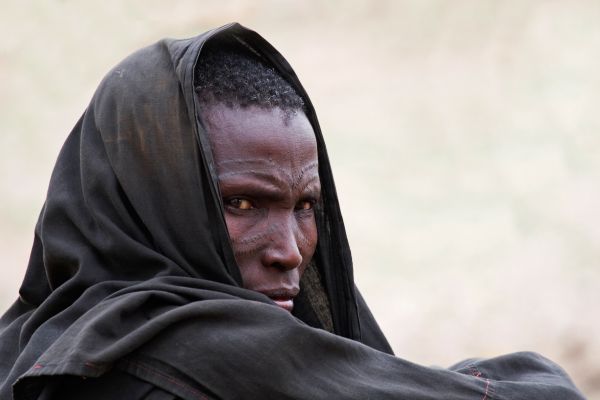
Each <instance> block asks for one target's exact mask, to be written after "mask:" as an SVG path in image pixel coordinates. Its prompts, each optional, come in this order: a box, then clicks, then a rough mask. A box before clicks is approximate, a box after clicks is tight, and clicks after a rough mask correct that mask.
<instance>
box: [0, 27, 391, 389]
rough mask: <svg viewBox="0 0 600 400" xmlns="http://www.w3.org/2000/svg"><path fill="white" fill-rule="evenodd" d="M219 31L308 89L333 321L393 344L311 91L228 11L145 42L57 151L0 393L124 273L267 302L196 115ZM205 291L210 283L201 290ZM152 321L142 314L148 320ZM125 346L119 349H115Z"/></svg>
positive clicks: (4, 334)
mask: <svg viewBox="0 0 600 400" xmlns="http://www.w3.org/2000/svg"><path fill="white" fill-rule="evenodd" d="M225 36H226V37H228V38H234V39H235V40H238V41H240V42H241V43H243V44H245V45H246V46H249V47H251V48H252V49H254V50H255V51H256V52H257V53H258V54H260V55H261V57H263V58H264V59H265V60H266V61H267V62H268V63H270V64H271V65H272V66H273V67H274V68H276V69H277V70H278V71H279V72H280V73H281V75H282V76H283V77H284V78H285V79H286V80H288V81H289V82H290V83H291V84H292V85H293V86H294V87H295V89H296V90H297V92H298V93H299V94H300V95H301V96H302V97H303V98H304V100H305V102H306V106H307V116H308V118H309V120H310V122H311V124H312V126H313V128H314V132H315V135H316V138H317V143H318V154H319V175H320V179H321V186H322V201H321V202H320V204H319V206H318V207H317V210H316V218H317V226H318V232H319V242H318V248H317V252H316V255H315V264H316V265H317V268H318V276H320V277H321V283H322V287H323V288H324V291H325V293H326V297H327V300H328V305H329V307H330V312H331V317H332V322H333V326H332V328H333V331H334V333H335V334H337V335H339V336H344V337H347V338H350V339H353V340H361V337H362V335H361V329H362V332H366V334H365V335H364V336H366V337H365V338H363V339H362V340H363V341H364V342H365V343H367V344H370V345H372V346H374V347H379V348H380V349H382V350H385V351H388V352H391V350H390V348H389V345H388V344H387V342H386V341H385V338H384V337H383V335H382V334H381V332H380V331H379V328H378V327H377V324H376V323H375V321H374V319H373V318H372V316H371V314H370V312H369V311H368V308H367V307H366V305H365V303H364V301H363V300H362V298H360V295H359V294H358V293H357V292H356V290H355V286H354V280H353V273H352V260H351V255H350V250H349V246H348V242H347V238H346V234H345V230H344V226H343V222H342V217H341V212H340V209H339V204H338V200H337V194H336V190H335V185H334V181H333V176H332V173H331V168H330V164H329V160H328V157H327V151H326V147H325V143H324V141H323V137H322V134H321V130H320V127H319V123H318V120H317V117H316V113H315V111H314V108H313V107H312V105H311V103H310V99H309V97H308V95H307V94H306V92H305V90H304V89H303V87H302V85H301V84H300V82H299V80H298V78H297V76H296V74H295V73H294V72H293V70H292V68H291V67H290V65H289V64H288V63H287V61H286V60H285V59H284V58H283V56H281V54H280V53H279V52H277V51H276V50H275V49H274V48H273V47H272V46H271V45H270V44H269V43H268V42H266V41H265V40H264V39H263V38H262V37H260V36H259V35H258V34H257V33H255V32H253V31H250V30H248V29H246V28H244V27H242V26H241V25H239V24H229V25H226V26H224V27H221V28H218V29H215V30H212V31H209V32H207V33H204V34H202V35H199V36H197V37H194V38H191V39H185V40H168V39H167V40H162V41H159V42H158V43H156V44H154V45H151V46H149V47H146V48H144V49H142V50H139V51H137V52H136V53H134V54H132V55H131V56H129V57H128V58H126V59H125V60H123V61H122V62H121V63H120V64H119V65H117V66H116V67H115V68H113V69H112V70H111V71H110V72H109V73H108V74H107V75H106V77H105V78H104V79H103V81H102V83H101V84H100V85H99V87H98V89H97V91H96V93H95V95H94V97H93V99H92V100H91V103H90V105H89V106H88V108H87V109H86V110H85V112H84V114H83V116H82V117H81V119H80V120H79V121H78V123H77V124H76V125H75V127H74V129H73V131H72V132H71V133H70V135H69V137H68V139H67V141H66V142H65V144H64V147H63V148H62V150H61V153H60V155H59V157H58V160H57V163H56V167H55V169H54V171H53V174H52V177H51V181H50V185H49V189H48V194H47V198H46V202H45V204H44V207H43V209H42V212H41V215H40V218H39V221H38V224H37V226H36V231H35V239H34V244H33V249H32V253H31V258H30V262H29V265H28V268H27V272H26V276H25V279H24V281H23V284H22V286H21V289H20V297H19V299H18V300H17V301H16V302H15V304H14V305H13V306H12V308H11V309H10V310H9V311H8V312H7V313H6V314H5V315H4V316H3V317H2V319H1V321H0V343H1V344H0V379H4V383H3V384H2V385H3V386H2V389H1V390H0V394H2V393H5V392H6V390H8V389H7V388H8V387H9V385H10V384H11V383H12V382H13V381H14V380H15V379H16V378H17V377H18V376H20V375H21V374H22V373H23V372H25V371H27V370H28V369H30V368H33V366H34V365H35V363H36V360H38V359H39V357H40V356H41V355H42V354H44V352H45V351H46V350H47V349H48V348H50V347H51V346H52V345H53V344H54V343H55V342H56V341H58V340H59V339H61V337H62V336H64V332H65V331H66V330H67V329H68V328H69V327H71V326H72V325H74V324H76V323H77V321H78V320H79V319H81V317H82V316H83V315H84V314H85V313H86V312H88V311H89V310H90V309H92V308H93V307H96V306H99V305H100V306H102V304H103V302H106V301H107V299H109V298H110V296H114V295H115V293H120V291H122V290H124V289H126V288H128V287H132V286H135V285H142V286H143V285H144V283H146V282H155V283H156V282H163V281H168V282H172V280H173V279H181V280H178V281H177V282H178V283H177V285H179V286H181V287H187V286H189V287H196V288H197V287H198V286H201V287H205V288H206V290H210V291H212V292H214V293H217V294H216V295H215V296H216V297H219V298H220V296H222V295H226V296H233V297H236V298H245V299H252V300H256V301H262V302H268V299H267V298H266V297H264V296H262V295H260V294H257V293H253V292H250V291H248V290H245V289H243V288H241V276H240V272H239V270H238V267H237V266H236V263H235V260H234V257H233V253H232V249H231V247H230V244H229V238H228V234H227V229H226V225H225V222H224V218H223V210H222V204H221V200H220V196H219V192H218V185H217V178H216V173H215V167H214V164H213V161H212V155H211V151H210V147H209V143H208V139H207V137H206V134H205V132H204V129H203V128H202V123H201V121H200V120H199V117H198V115H199V112H198V111H199V107H200V104H199V103H198V101H197V98H196V95H195V92H194V85H193V82H194V67H195V64H196V61H197V60H198V57H201V56H202V46H203V45H204V44H205V43H206V42H207V41H208V40H218V39H219V38H220V37H225ZM313 276H314V275H313ZM163 283H164V282H163ZM203 285H204V286H203ZM151 286H152V285H150V286H148V287H151ZM161 287H164V285H163V286H161ZM171 287H172V286H171ZM203 293H204V294H206V293H205V292H203ZM202 298H210V296H204V297H203V295H200V296H198V298H197V299H196V300H198V299H202ZM189 299H190V301H191V300H193V299H194V296H193V295H190V297H189ZM184 303H185V302H184V301H182V302H179V303H177V304H184ZM148 309H149V310H150V309H152V307H150V306H149V308H148ZM150 314H151V313H150ZM147 323H148V321H147V320H144V319H142V320H139V324H140V326H142V325H143V324H147ZM115 329H117V330H118V329H119V328H118V327H117V328H115ZM123 329H125V328H123ZM127 329H132V327H131V326H129V327H128V328H127ZM117 336H118V333H115V337H117ZM62 339H64V338H62ZM138 342H139V343H138V344H140V345H141V344H142V343H143V339H139V341H138ZM125 354H126V350H125V349H124V350H123V354H120V355H121V356H122V355H125ZM114 357H116V358H118V357H119V354H117V353H115V354H114Z"/></svg>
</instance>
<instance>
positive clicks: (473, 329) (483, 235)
mask: <svg viewBox="0 0 600 400" xmlns="http://www.w3.org/2000/svg"><path fill="white" fill-rule="evenodd" d="M0 5H1V10H2V11H1V13H0V278H1V279H0V306H2V309H4V308H6V307H7V306H8V305H9V304H10V303H11V302H12V301H13V299H14V298H15V297H16V295H17V290H18V286H19V284H20V280H21V278H22V275H23V273H24V270H25V266H26V263H27V259H28V256H29V249H30V246H31V242H32V237H33V228H34V225H35V221H36V218H37V214H38V212H39V210H40V208H41V206H42V203H43V200H44V196H45V191H46V188H47V184H48V179H49V176H50V173H51V169H52V166H53V163H54V161H55V159H56V156H57V154H58V151H59V149H60V146H61V144H62V142H63V141H64V139H65V137H66V135H67V134H68V132H69V131H70V129H71V127H72V126H73V125H74V123H75V122H76V120H77V119H78V117H79V116H80V114H81V113H82V112H83V110H84V109H85V107H86V105H87V103H88V101H89V99H90V97H91V96H92V93H93V91H94V89H95V87H96V85H97V84H98V82H99V81H100V79H101V78H102V76H103V74H104V73H105V72H107V71H108V69H109V68H110V67H112V66H113V65H114V64H115V63H117V62H118V61H119V60H121V59H122V58H124V57H125V56H126V55H128V54H129V53H130V52H132V51H133V50H135V49H137V48H139V47H142V46H144V45H147V44H150V43H152V42H154V41H156V40H158V39H160V38H162V37H165V36H170V37H186V36H191V35H194V34H197V33H200V32H203V31H205V30H207V29H209V28H213V27H216V26H219V25H222V24H224V23H227V22H230V21H239V22H241V23H242V24H244V25H246V26H248V27H250V28H253V29H255V30H257V31H258V32H259V33H261V34H262V35H263V36H265V37H266V38H267V39H268V40H269V41H271V43H273V44H274V45H275V47H277V48H278V49H279V50H280V51H281V52H282V53H283V54H284V55H285V56H286V57H287V58H288V60H289V61H290V62H291V64H292V65H293V66H294V68H295V69H296V71H297V73H298V75H299V76H300V78H301V80H302V81H303V83H304V85H305V87H306V88H307V90H308V92H309V93H310V94H311V96H312V99H313V102H314V103H315V106H316V108H317V111H318V113H319V116H320V119H321V123H322V126H323V131H324V133H325V135H326V140H327V143H328V148H329V152H330V155H331V158H332V162H333V168H334V173H335V175H336V179H337V185H338V190H339V192H340V193H339V194H340V198H341V201H342V210H343V212H344V216H345V220H346V225H347V229H348V234H349V237H350V242H351V245H352V249H353V254H354V258H355V271H356V277H357V281H358V284H359V286H360V287H361V288H362V290H363V292H364V294H365V297H366V298H367V300H368V301H369V303H370V305H371V306H372V309H373V312H374V313H375V315H376V317H377V318H378V320H379V321H380V323H381V325H382V328H383V330H384V331H385V332H386V334H387V335H388V337H389V339H390V341H391V342H392V344H393V347H394V349H395V351H396V353H397V354H398V355H399V356H401V357H403V358H407V359H409V360H411V361H415V362H419V363H423V364H427V365H429V364H435V365H441V366H447V365H449V364H451V363H453V362H456V361H458V360H459V359H463V358H466V357H474V356H477V357H490V356H494V355H498V354H500V353H506V352H511V351H516V350H525V349H527V350H535V351H539V352H541V353H543V354H544V355H547V356H548V357H550V358H552V359H554V360H556V361H558V362H559V363H560V364H561V365H563V366H564V367H565V369H567V371H568V372H569V373H570V374H571V375H572V376H573V378H574V380H575V381H576V382H577V384H578V385H579V386H580V387H581V388H583V390H584V392H585V393H586V394H587V395H588V396H589V398H590V399H600V342H599V340H598V338H599V337H600V319H599V317H598V316H599V315H600V309H599V305H600V268H599V266H600V265H599V264H600V184H599V183H600V180H599V178H600V157H599V152H600V111H599V110H598V105H599V104H600V23H599V21H600V2H597V1H577V2H567V1H523V0H509V1H485V0H473V1H467V0H457V1H449V0H448V1H428V0H414V1H391V0H390V1H367V0H353V1H341V0H337V1H333V0H330V1H283V0H280V1H276V0H253V1H222V0H219V1H213V0H210V1H208V0H202V1H201V0H195V1H177V0H173V1H158V0H134V1H118V0H103V1H99V0H96V1H74V0H62V1H58V0H54V1H52V0H44V1H43V0H38V1H34V0H29V1H27V0H25V1H18V0H8V1H7V0H2V1H0Z"/></svg>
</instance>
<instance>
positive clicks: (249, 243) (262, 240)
mask: <svg viewBox="0 0 600 400" xmlns="http://www.w3.org/2000/svg"><path fill="white" fill-rule="evenodd" d="M225 222H226V223H227V230H228V232H229V238H230V240H231V247H232V249H233V253H234V255H235V257H236V260H237V261H238V263H240V261H241V259H245V258H248V257H249V256H252V255H255V254H258V253H260V251H261V250H262V249H263V248H264V246H265V244H266V243H267V242H268V236H269V227H268V226H265V223H264V219H263V218H259V217H256V218H246V217H239V216H235V215H225Z"/></svg>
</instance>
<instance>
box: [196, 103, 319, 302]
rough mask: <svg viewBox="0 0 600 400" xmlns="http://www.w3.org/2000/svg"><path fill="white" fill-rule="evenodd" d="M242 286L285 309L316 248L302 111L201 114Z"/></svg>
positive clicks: (218, 108)
mask: <svg viewBox="0 0 600 400" xmlns="http://www.w3.org/2000/svg"><path fill="white" fill-rule="evenodd" d="M202 118H203V121H204V124H205V126H206V130H207V133H208V137H209V140H210V142H211V147H212V151H213V157H214V161H215V165H216V168H217V174H218V180H219V187H220V190H221V196H222V199H223V206H224V207H223V208H224V212H225V221H226V223H227V229H228V231H229V237H230V240H231V245H232V248H233V252H234V255H235V259H236V262H237V264H238V267H239V269H240V273H241V275H242V280H243V283H244V287H245V288H247V289H250V290H254V291H257V292H261V293H263V294H265V295H267V296H268V297H270V298H271V299H272V300H273V301H274V302H275V303H276V304H277V305H278V306H280V307H282V308H284V309H285V310H287V311H291V310H292V308H293V306H294V303H293V299H294V297H295V296H296V295H297V294H298V292H299V290H300V278H301V276H302V274H303V273H304V271H305V269H306V267H307V266H308V263H309V262H310V260H311V259H312V256H313V254H314V252H315V248H316V246H317V227H316V222H315V215H314V209H313V207H314V205H315V204H316V203H317V201H318V200H319V197H320V193H321V185H320V181H319V172H318V158H317V143H316V139H315V135H314V131H313V129H312V126H311V125H310V122H309V121H308V118H307V117H306V115H305V114H304V113H303V112H297V113H295V114H292V115H287V116H286V114H285V113H283V112H282V111H281V110H280V109H279V108H272V109H264V108H259V107H254V106H251V107H247V108H239V107H234V108H231V107H228V106H226V105H225V104H222V103H217V104H215V105H212V106H209V107H208V108H207V109H205V110H204V112H203V113H202Z"/></svg>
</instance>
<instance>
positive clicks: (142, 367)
mask: <svg viewBox="0 0 600 400" xmlns="http://www.w3.org/2000/svg"><path fill="white" fill-rule="evenodd" d="M127 362H128V363H131V364H133V365H135V366H137V367H138V368H141V369H144V370H146V371H148V372H149V373H151V374H154V375H158V376H161V377H163V378H166V379H167V381H169V382H171V383H172V384H174V385H177V386H181V387H182V388H184V389H186V390H189V391H190V392H192V393H194V394H195V395H196V396H198V397H199V398H200V399H202V400H210V399H209V398H208V397H206V395H205V394H204V393H202V392H199V391H198V390H196V389H194V388H193V387H191V386H190V385H187V384H185V383H183V382H181V381H179V380H177V379H175V378H173V377H172V376H170V375H167V374H165V373H164V372H161V371H158V370H156V369H154V368H152V367H149V366H147V365H144V364H141V363H140V362H138V361H132V360H127Z"/></svg>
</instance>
